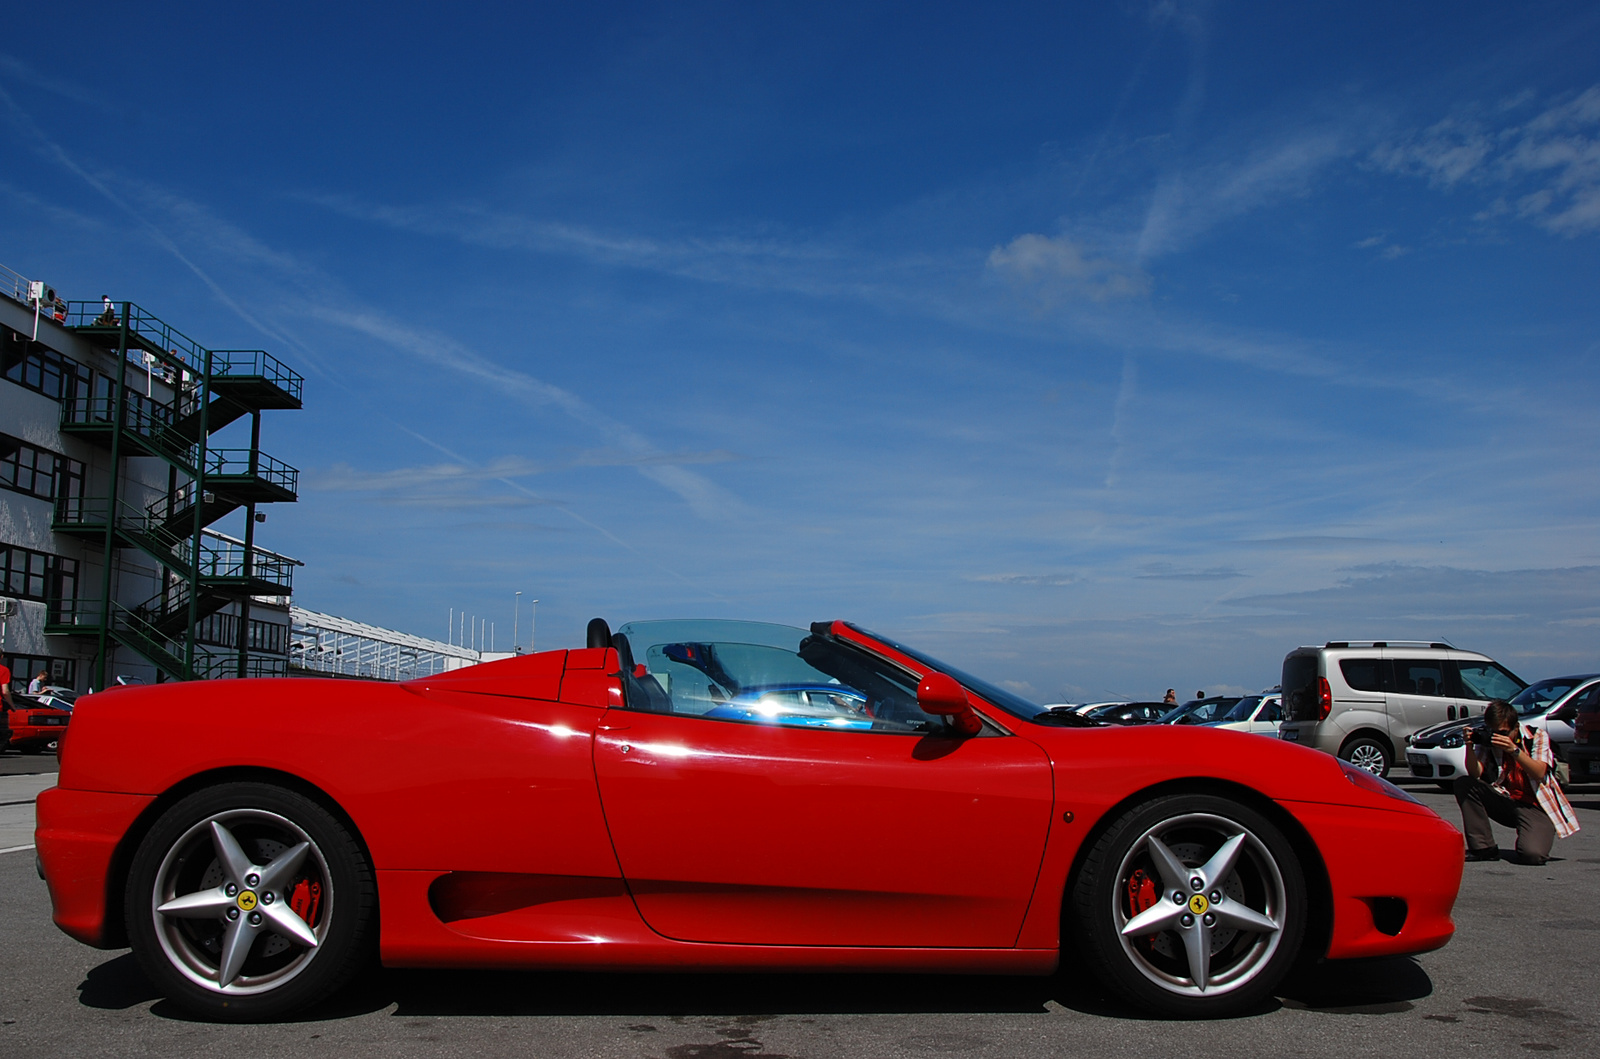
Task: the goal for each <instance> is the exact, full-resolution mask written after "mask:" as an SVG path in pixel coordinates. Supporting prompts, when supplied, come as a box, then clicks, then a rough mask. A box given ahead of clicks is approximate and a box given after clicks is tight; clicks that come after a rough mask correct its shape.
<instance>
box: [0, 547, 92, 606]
mask: <svg viewBox="0 0 1600 1059" xmlns="http://www.w3.org/2000/svg"><path fill="white" fill-rule="evenodd" d="M0 592H4V593H5V594H6V595H8V596H15V597H16V598H18V599H31V600H35V601H37V602H39V603H47V602H49V601H50V600H52V599H59V600H75V599H77V598H78V560H76V559H67V558H63V557H62V556H59V555H50V554H48V553H47V552H36V551H34V550H33V549H31V548H19V547H17V546H16V545H12V544H0Z"/></svg>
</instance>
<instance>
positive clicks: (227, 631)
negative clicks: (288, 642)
mask: <svg viewBox="0 0 1600 1059" xmlns="http://www.w3.org/2000/svg"><path fill="white" fill-rule="evenodd" d="M287 631H288V626H286V625H279V624H277V623H276V622H270V621H256V620H255V619H254V618H252V619H251V620H250V641H249V643H248V644H246V645H245V646H246V649H247V650H250V651H261V652H263V653H265V654H275V655H281V654H283V653H284V634H285V633H286V632H287ZM194 638H195V640H196V641H197V642H199V643H203V644H210V645H212V646H214V647H232V648H237V647H238V646H239V616H238V615H237V614H210V615H207V616H206V617H204V618H202V619H201V620H200V623H199V624H198V625H196V626H195V634H194Z"/></svg>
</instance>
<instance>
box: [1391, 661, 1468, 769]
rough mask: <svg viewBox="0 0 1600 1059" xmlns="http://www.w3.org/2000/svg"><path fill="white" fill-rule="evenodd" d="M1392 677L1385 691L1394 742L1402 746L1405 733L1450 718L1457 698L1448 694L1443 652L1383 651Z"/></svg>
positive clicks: (1408, 733)
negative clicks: (1431, 654) (1426, 653)
mask: <svg viewBox="0 0 1600 1059" xmlns="http://www.w3.org/2000/svg"><path fill="white" fill-rule="evenodd" d="M1385 656H1386V657H1387V658H1388V659H1389V662H1390V665H1391V667H1392V669H1391V680H1392V684H1391V685H1390V688H1389V690H1388V691H1387V693H1386V694H1385V696H1384V697H1385V698H1386V699H1387V700H1388V707H1389V737H1390V738H1391V739H1392V740H1393V741H1394V744H1395V746H1398V747H1404V746H1405V740H1406V736H1408V735H1410V734H1411V733H1412V732H1415V731H1417V730H1419V729H1422V728H1426V727H1428V725H1430V724H1438V723H1439V722H1440V721H1445V720H1449V719H1450V714H1451V713H1454V712H1456V711H1455V706H1456V702H1455V700H1454V699H1452V698H1450V697H1449V696H1448V695H1447V694H1446V691H1447V684H1446V672H1447V668H1446V662H1447V661H1448V660H1447V659H1446V658H1445V657H1444V655H1443V654H1438V655H1433V656H1431V657H1430V656H1428V655H1423V654H1420V653H1408V652H1407V651H1405V650H1404V649H1403V648H1402V649H1400V650H1390V651H1386V652H1385Z"/></svg>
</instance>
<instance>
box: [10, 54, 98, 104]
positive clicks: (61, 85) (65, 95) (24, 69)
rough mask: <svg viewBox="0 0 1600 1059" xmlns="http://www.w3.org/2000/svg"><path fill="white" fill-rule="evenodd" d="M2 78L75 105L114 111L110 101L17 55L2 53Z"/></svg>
mask: <svg viewBox="0 0 1600 1059" xmlns="http://www.w3.org/2000/svg"><path fill="white" fill-rule="evenodd" d="M0 78H5V79H6V80H9V81H15V82H17V83H19V84H24V85H27V86H29V87H30V88H37V89H40V90H42V91H45V92H49V93H50V94H51V95H55V96H60V97H61V98H62V99H66V100H71V101H72V102H74V103H82V104H83V105H85V106H89V107H94V108H96V109H98V110H112V109H114V108H113V107H112V106H111V104H110V102H109V101H107V100H106V99H104V98H102V97H101V96H99V95H98V94H96V93H94V92H91V91H89V90H88V89H87V88H84V87H83V86H82V85H80V84H78V83H76V82H74V81H68V80H65V79H63V78H60V77H53V76H51V75H50V74H46V73H42V72H40V71H38V70H35V69H34V68H33V67H31V66H29V65H28V64H27V63H25V62H23V61H22V60H21V59H19V58H17V57H16V56H15V55H7V54H5V53H3V52H0Z"/></svg>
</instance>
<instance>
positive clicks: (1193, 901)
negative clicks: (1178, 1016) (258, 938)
mask: <svg viewBox="0 0 1600 1059" xmlns="http://www.w3.org/2000/svg"><path fill="white" fill-rule="evenodd" d="M241 896H242V895H241ZM239 907H240V908H243V907H244V906H243V905H240V906H239ZM1209 907H1210V902H1209V901H1207V900H1206V895H1205V894H1195V895H1194V896H1193V897H1191V898H1189V911H1191V912H1193V913H1194V914H1195V915H1197V916H1203V915H1205V914H1206V909H1207V908H1209Z"/></svg>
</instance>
